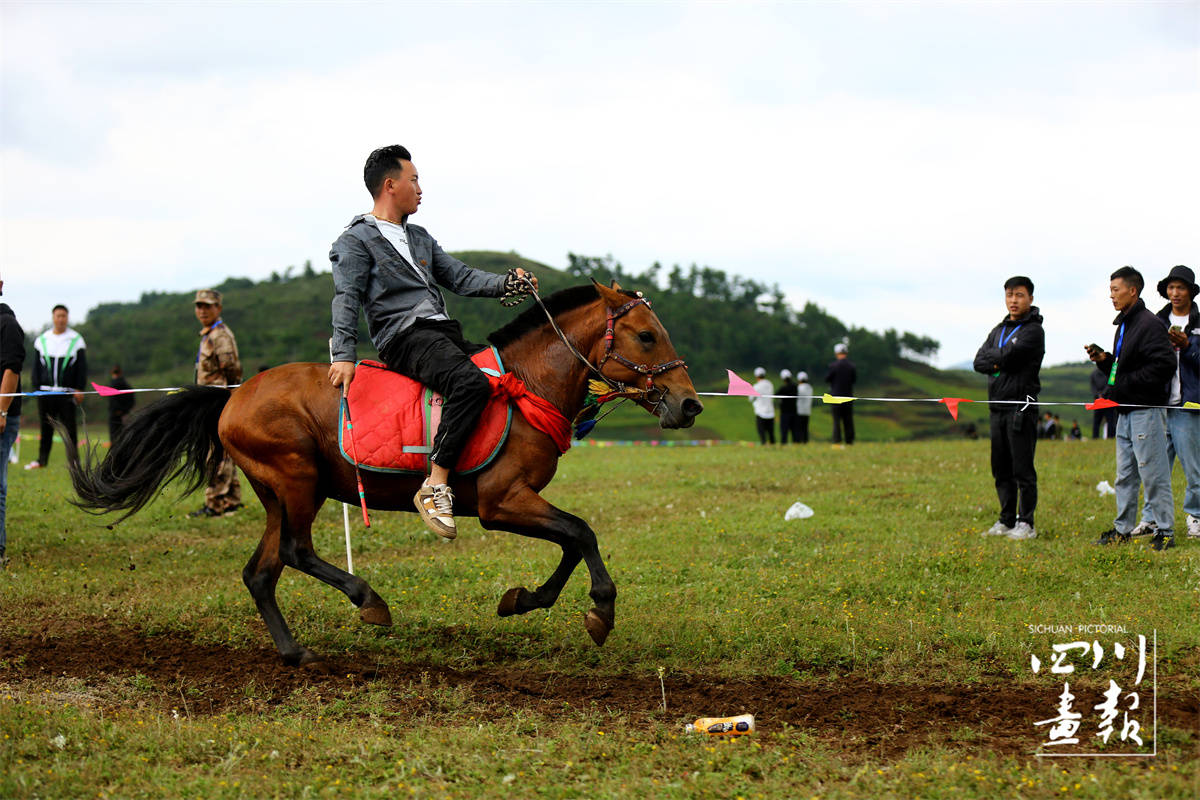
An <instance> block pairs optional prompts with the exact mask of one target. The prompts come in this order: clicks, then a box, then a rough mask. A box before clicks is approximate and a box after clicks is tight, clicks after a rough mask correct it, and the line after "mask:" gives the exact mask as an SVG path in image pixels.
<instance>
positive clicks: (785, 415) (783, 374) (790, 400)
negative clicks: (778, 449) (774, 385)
mask: <svg viewBox="0 0 1200 800" xmlns="http://www.w3.org/2000/svg"><path fill="white" fill-rule="evenodd" d="M779 377H780V379H782V380H783V385H782V386H780V387H779V394H781V395H784V396H783V397H782V398H781V399H780V400H779V443H780V444H787V443H788V436H789V435H790V436H791V438H792V442H793V443H799V441H800V433H799V423H798V422H797V420H798V419H799V416H798V415H797V414H796V381H795V380H794V379H793V378H792V371H791V370H790V369H785V370H780V372H779Z"/></svg>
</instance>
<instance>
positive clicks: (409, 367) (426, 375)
mask: <svg viewBox="0 0 1200 800" xmlns="http://www.w3.org/2000/svg"><path fill="white" fill-rule="evenodd" d="M481 349H482V348H481V347H480V346H479V345H473V344H471V343H470V342H467V341H466V340H464V339H463V335H462V326H461V325H459V324H458V322H456V321H455V320H437V321H435V320H419V321H418V322H417V323H416V324H415V325H413V326H412V327H411V328H408V329H407V330H405V331H402V332H401V333H399V334H397V335H396V337H395V338H393V339H392V340H391V341H390V342H388V343H387V344H386V345H384V348H383V350H382V351H381V352H380V353H379V357H380V359H381V360H382V361H383V363H385V364H387V366H388V369H391V370H394V371H396V372H399V373H400V374H402V375H407V376H408V377H410V378H415V379H416V380H418V381H420V382H421V383H423V384H425V385H426V386H428V387H430V388H432V389H433V390H434V391H436V392H438V393H439V394H441V395H442V397H443V398H444V403H443V405H442V421H441V424H439V425H438V431H437V435H436V436H434V439H433V453H431V454H430V456H429V458H430V460H431V461H433V463H435V464H437V465H438V466H439V467H446V468H447V469H451V470H453V469H454V465H455V464H456V463H457V462H458V456H459V453H461V452H462V448H463V446H464V445H465V444H466V442H467V439H468V437H470V435H471V432H472V431H474V430H475V423H476V422H478V421H479V415H480V414H482V413H483V409H484V407H485V406H486V405H487V402H488V398H490V397H491V395H492V388H491V384H490V383H488V379H487V376H486V375H484V374H483V371H482V370H480V369H479V367H477V366H475V364H473V363H472V362H471V359H470V356H469V354H470V353H475V352H478V351H479V350H481Z"/></svg>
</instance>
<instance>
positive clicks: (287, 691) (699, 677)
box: [0, 620, 1200, 760]
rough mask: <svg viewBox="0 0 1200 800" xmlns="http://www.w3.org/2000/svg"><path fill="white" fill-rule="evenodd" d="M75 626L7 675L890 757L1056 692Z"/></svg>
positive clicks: (987, 744)
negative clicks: (783, 743)
mask: <svg viewBox="0 0 1200 800" xmlns="http://www.w3.org/2000/svg"><path fill="white" fill-rule="evenodd" d="M71 628H72V630H70V631H67V630H64V629H62V628H56V629H54V630H53V631H50V630H47V631H45V632H43V633H38V634H31V635H25V636H20V637H14V638H11V639H7V640H4V641H0V661H3V662H5V664H6V669H5V671H4V674H3V677H4V679H5V681H6V682H7V683H9V684H10V685H13V686H20V685H21V684H33V685H37V686H39V687H45V686H46V685H47V684H53V683H54V682H55V681H61V680H64V679H70V680H72V681H73V682H74V684H75V685H76V686H77V685H78V683H79V682H82V683H83V684H84V685H86V686H95V687H97V688H98V691H97V693H95V694H94V695H92V696H93V698H94V701H95V703H96V704H98V705H100V706H109V707H114V706H115V707H125V706H133V707H139V706H140V707H149V708H152V709H162V710H167V709H171V708H176V709H177V708H180V707H181V706H182V707H184V711H185V712H186V713H188V714H192V715H209V714H218V713H224V712H235V713H245V712H247V711H252V710H258V711H262V710H265V709H268V708H270V707H272V706H274V705H276V704H280V703H286V702H288V699H289V698H290V697H292V696H293V695H294V694H295V693H296V692H303V693H304V695H305V698H306V700H307V701H309V702H311V701H312V700H317V701H321V700H329V701H332V700H334V699H339V698H345V697H347V696H348V695H352V694H353V693H354V692H355V691H358V690H361V689H362V688H363V687H364V686H365V685H366V684H368V683H370V684H371V686H372V687H374V688H379V687H383V688H385V689H388V690H389V691H390V696H391V699H390V700H389V709H388V710H389V711H391V712H393V713H397V714H403V715H409V716H424V715H431V716H434V717H440V716H444V715H445V714H446V713H453V712H454V711H455V710H456V709H461V708H464V707H466V708H469V709H470V713H471V714H473V715H475V716H476V717H477V718H478V717H480V716H483V717H491V718H493V719H501V718H505V717H508V716H510V715H511V714H512V712H513V710H515V709H520V710H529V711H534V712H537V713H539V714H542V715H545V716H547V717H550V718H556V719H563V718H568V717H570V716H571V715H574V714H582V713H587V712H590V711H594V710H600V711H604V712H606V713H614V712H615V713H619V714H621V715H623V716H625V717H626V718H627V719H629V720H632V721H634V722H638V721H648V720H660V721H670V722H672V723H673V722H678V721H681V720H682V718H683V717H685V716H687V714H688V713H695V714H701V713H710V714H720V713H728V714H734V713H743V712H751V713H754V714H755V717H756V720H757V722H758V725H759V728H760V729H761V730H763V731H779V730H782V729H783V728H784V727H785V726H788V727H791V728H795V729H798V730H801V731H804V732H805V733H806V734H808V735H810V736H813V737H815V738H817V739H818V740H820V741H822V742H824V743H827V744H829V745H831V746H835V747H839V748H840V749H843V750H845V751H846V752H847V754H848V755H852V756H853V757H854V758H855V759H856V760H857V759H861V758H868V757H874V758H892V757H895V756H897V755H902V754H903V753H904V752H906V751H908V750H909V749H911V748H914V747H922V746H931V745H943V746H951V747H953V746H956V745H961V746H963V747H964V748H966V749H969V750H971V751H974V752H978V751H979V750H980V749H984V748H986V749H987V750H989V751H992V752H996V753H1001V754H1020V753H1031V752H1033V750H1034V749H1036V747H1037V734H1036V733H1034V728H1033V727H1032V723H1033V722H1034V721H1035V720H1041V719H1047V718H1049V717H1052V716H1054V714H1055V705H1056V700H1057V698H1056V695H1055V692H1054V691H1053V687H1050V688H1048V687H1046V686H1040V685H1039V686H1030V685H1020V684H1011V685H961V684H953V685H948V684H936V683H935V684H929V685H926V686H909V685H902V684H887V683H879V682H876V681H871V680H867V679H866V678H863V677H856V676H853V675H850V676H841V677H838V678H836V679H822V680H816V681H796V680H792V679H789V678H781V677H778V676H755V677H748V678H742V679H737V680H730V679H728V678H717V677H713V676H711V675H705V674H703V673H683V674H680V673H671V674H669V675H668V676H667V677H666V681H665V683H666V692H667V699H668V703H669V710H668V711H667V712H666V713H664V712H663V711H662V710H661V708H660V707H659V706H660V703H661V697H662V689H661V688H660V686H659V682H658V678H657V677H656V676H653V675H650V676H647V675H644V674H639V675H621V674H589V675H570V674H565V673H561V672H551V671H547V670H538V669H536V668H530V669H516V668H513V667H511V666H504V667H491V668H472V669H463V670H456V669H450V668H446V667H443V666H431V665H428V664H411V663H406V662H400V661H388V660H381V661H378V662H370V663H368V662H366V661H365V660H363V661H353V660H347V659H338V658H334V659H330V660H329V661H326V662H324V665H323V667H324V669H325V671H319V670H314V669H309V668H301V669H297V668H292V667H285V666H283V665H282V664H281V663H280V661H279V658H278V656H277V655H276V653H275V651H274V650H268V649H237V648H231V647H223V646H216V645H204V644H197V643H195V642H192V641H191V640H190V639H188V637H186V636H182V635H178V634H166V635H156V636H148V635H146V634H144V633H142V632H139V631H132V630H128V629H124V628H117V627H114V626H112V625H111V624H110V623H108V622H107V621H105V620H89V621H87V622H86V623H84V624H80V625H72V626H71ZM136 676H142V677H140V678H138V677H136ZM122 678H126V679H131V685H132V686H134V687H137V686H141V687H142V689H141V690H140V691H137V692H136V699H135V700H130V697H129V696H128V695H126V696H124V697H119V698H118V697H115V696H113V695H112V694H111V693H109V694H107V695H106V694H105V692H103V691H101V690H100V688H101V687H104V686H106V685H107V686H111V685H112V682H113V681H114V679H118V680H119V679H122ZM1072 688H1073V690H1074V691H1076V693H1077V695H1078V697H1079V700H1078V701H1077V703H1078V705H1079V706H1080V707H1084V703H1085V702H1089V703H1090V702H1095V700H1090V701H1089V698H1090V697H1091V696H1092V695H1093V694H1094V695H1095V696H1096V697H1097V698H1099V693H1100V691H1101V690H1102V687H1101V686H1100V685H1097V686H1095V687H1089V686H1086V685H1083V684H1079V685H1076V684H1072ZM364 713H366V712H364ZM1198 713H1200V708H1198V704H1197V698H1196V696H1195V694H1194V693H1193V692H1191V691H1189V690H1187V689H1186V688H1185V687H1184V686H1183V685H1182V684H1181V685H1179V686H1166V687H1164V685H1163V684H1162V683H1160V684H1159V691H1158V718H1159V725H1160V727H1163V726H1166V727H1171V728H1175V729H1177V730H1179V731H1184V732H1186V733H1185V735H1187V736H1188V737H1189V738H1192V739H1195V738H1196V737H1195V734H1194V732H1195V731H1196V729H1197V720H1198ZM1190 749H1193V750H1194V748H1190Z"/></svg>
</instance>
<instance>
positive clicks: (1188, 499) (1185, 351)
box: [1131, 264, 1200, 539]
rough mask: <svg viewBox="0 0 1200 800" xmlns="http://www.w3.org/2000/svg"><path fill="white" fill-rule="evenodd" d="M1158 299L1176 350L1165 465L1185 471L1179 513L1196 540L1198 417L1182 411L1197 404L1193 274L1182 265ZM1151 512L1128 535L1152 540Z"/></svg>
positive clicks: (1199, 354)
mask: <svg viewBox="0 0 1200 800" xmlns="http://www.w3.org/2000/svg"><path fill="white" fill-rule="evenodd" d="M1158 293H1159V294H1161V295H1162V296H1163V297H1165V298H1167V301H1168V302H1167V304H1166V305H1165V306H1163V307H1162V309H1160V310H1159V312H1158V318H1159V319H1160V320H1162V324H1163V325H1164V326H1165V327H1166V328H1167V338H1169V339H1170V340H1171V346H1172V347H1173V348H1174V350H1175V363H1176V367H1175V375H1174V376H1173V377H1172V378H1171V388H1170V396H1169V397H1168V398H1167V405H1169V406H1170V408H1168V409H1167V462H1168V463H1169V464H1170V463H1172V462H1174V461H1175V456H1179V463H1180V465H1181V466H1182V467H1183V475H1184V481H1185V487H1186V488H1185V489H1184V495H1183V513H1184V514H1185V515H1186V516H1187V535H1188V538H1190V539H1200V411H1196V410H1192V409H1187V408H1183V404H1184V403H1200V310H1197V307H1196V295H1197V294H1200V286H1197V285H1196V274H1195V273H1194V272H1192V270H1191V269H1189V268H1188V267H1185V266H1184V265H1182V264H1180V265H1178V266H1176V267H1173V268H1172V269H1171V272H1170V273H1169V274H1168V275H1167V277H1165V278H1163V279H1162V280H1161V281H1159V282H1158ZM1155 529H1156V525H1155V524H1154V511H1153V509H1151V508H1150V504H1149V502H1147V503H1146V505H1145V507H1144V508H1143V509H1142V521H1141V522H1139V523H1138V526H1137V527H1136V528H1134V529H1133V531H1131V533H1132V535H1133V536H1139V535H1146V534H1153V533H1154V531H1155Z"/></svg>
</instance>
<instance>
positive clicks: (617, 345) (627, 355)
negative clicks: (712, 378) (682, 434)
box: [592, 281, 704, 428]
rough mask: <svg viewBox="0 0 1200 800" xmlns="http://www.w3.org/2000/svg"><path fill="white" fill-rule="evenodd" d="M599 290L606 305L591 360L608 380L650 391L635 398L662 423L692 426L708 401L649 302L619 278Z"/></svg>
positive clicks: (665, 426)
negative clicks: (623, 285) (602, 329)
mask: <svg viewBox="0 0 1200 800" xmlns="http://www.w3.org/2000/svg"><path fill="white" fill-rule="evenodd" d="M596 291H597V292H598V293H599V294H600V299H601V301H602V302H603V304H604V305H606V306H607V309H608V310H607V314H606V319H607V322H606V329H605V335H604V337H603V338H602V339H601V341H600V342H599V343H598V344H597V351H598V354H593V360H592V363H594V364H598V365H599V366H600V371H601V374H603V375H604V376H605V377H607V378H609V379H610V380H614V381H620V382H621V383H624V384H627V385H630V386H636V387H638V388H639V389H644V390H646V391H645V393H644V394H641V395H640V396H638V397H636V398H634V400H635V402H636V403H637V404H638V405H640V406H641V407H642V408H644V409H646V410H647V411H649V412H650V413H651V414H654V415H656V416H657V417H658V421H659V424H660V425H661V426H662V427H664V428H690V427H691V426H692V424H693V423H694V422H695V421H696V416H697V415H698V414H699V413H700V412H701V411H703V410H704V406H703V404H701V402H700V398H699V397H698V396H697V395H696V387H695V386H693V385H692V379H691V377H689V376H688V372H687V366H686V365H685V364H684V363H683V359H681V358H680V357H679V355H678V354H677V353H676V352H675V348H674V347H673V346H672V345H671V337H670V336H669V335H668V334H667V329H666V328H664V327H663V325H662V323H661V322H659V320H658V315H657V314H655V313H654V312H653V311H652V310H651V309H650V303H649V301H647V300H646V299H645V298H643V297H642V296H641V293H640V292H639V293H637V294H636V295H630V294H628V293H626V292H622V291H621V287H620V286H619V285H618V284H617V283H616V281H613V284H612V287H611V288H610V287H608V286H603V285H601V284H600V283H596ZM610 328H611V338H610V334H609V329H610Z"/></svg>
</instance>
